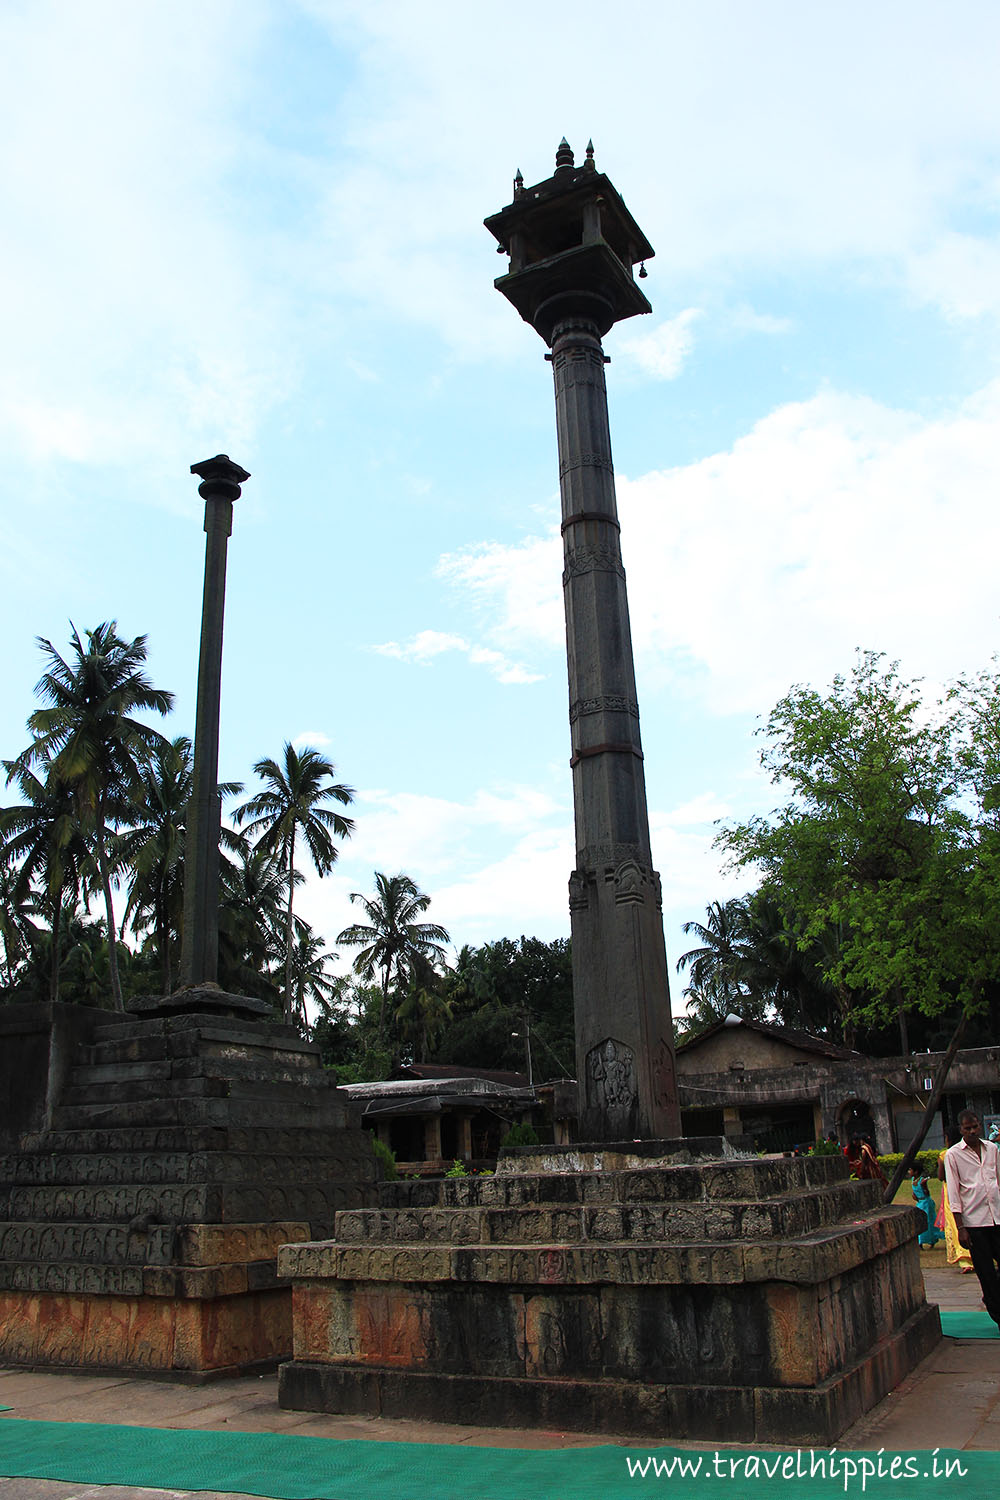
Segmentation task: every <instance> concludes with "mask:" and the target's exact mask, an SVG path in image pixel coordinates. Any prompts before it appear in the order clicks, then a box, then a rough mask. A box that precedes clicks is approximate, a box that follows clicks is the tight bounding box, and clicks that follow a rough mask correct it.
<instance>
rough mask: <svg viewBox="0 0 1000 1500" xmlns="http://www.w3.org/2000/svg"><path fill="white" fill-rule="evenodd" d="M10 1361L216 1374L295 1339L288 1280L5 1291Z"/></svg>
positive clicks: (2, 1324) (273, 1359)
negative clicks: (116, 1290)
mask: <svg viewBox="0 0 1000 1500" xmlns="http://www.w3.org/2000/svg"><path fill="white" fill-rule="evenodd" d="M0 1328H2V1329H3V1345H2V1358H3V1362H4V1363H5V1364H7V1365H24V1366H28V1367H31V1368H39V1367H45V1368H48V1369H52V1368H62V1369H73V1370H91V1371H97V1370H114V1371H116V1372H120V1373H123V1374H131V1375H151V1374H161V1375H164V1376H167V1377H170V1378H176V1379H185V1378H186V1379H193V1378H196V1377H198V1376H201V1377H208V1378H212V1379H218V1378H219V1377H220V1376H223V1375H237V1374H243V1373H246V1372H247V1371H249V1370H250V1369H261V1368H265V1367H270V1368H271V1369H273V1368H274V1366H275V1365H276V1364H277V1362H278V1360H279V1359H280V1358H281V1357H282V1355H283V1354H285V1353H287V1352H288V1351H290V1350H291V1347H292V1298H291V1292H290V1291H289V1290H288V1289H287V1288H283V1289H278V1290H273V1291H267V1292H256V1293H254V1292H248V1293H244V1294H243V1295H242V1296H235V1297H220V1298H216V1299H213V1300H211V1301H203V1300H200V1299H195V1300H180V1299H175V1298H167V1297H95V1296H66V1295H61V1294H59V1293H52V1292H36V1293H31V1294H27V1295H26V1294H24V1293H18V1292H0Z"/></svg>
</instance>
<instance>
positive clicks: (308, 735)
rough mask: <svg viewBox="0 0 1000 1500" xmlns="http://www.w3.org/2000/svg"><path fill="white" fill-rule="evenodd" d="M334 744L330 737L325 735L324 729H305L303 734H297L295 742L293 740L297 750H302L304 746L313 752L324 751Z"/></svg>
mask: <svg viewBox="0 0 1000 1500" xmlns="http://www.w3.org/2000/svg"><path fill="white" fill-rule="evenodd" d="M332 743H333V741H332V740H331V739H330V736H329V735H328V734H324V733H323V731H322V729H304V730H303V731H302V733H301V734H297V735H296V736H295V738H294V740H292V744H293V746H294V747H295V749H296V750H301V749H302V747H303V746H304V745H307V746H308V747H309V748H310V749H311V750H323V749H325V747H326V746H327V745H331V744H332Z"/></svg>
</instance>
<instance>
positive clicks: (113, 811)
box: [15, 620, 173, 1010]
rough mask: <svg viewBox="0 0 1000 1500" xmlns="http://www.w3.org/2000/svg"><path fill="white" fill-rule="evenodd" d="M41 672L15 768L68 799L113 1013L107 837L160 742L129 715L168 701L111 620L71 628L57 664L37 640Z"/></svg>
mask: <svg viewBox="0 0 1000 1500" xmlns="http://www.w3.org/2000/svg"><path fill="white" fill-rule="evenodd" d="M38 644H39V646H40V647H41V649H42V652H43V653H44V655H45V658H46V660H47V663H48V668H47V670H46V671H45V673H44V674H43V675H42V677H41V678H40V679H39V682H38V684H37V685H36V688H35V692H36V694H37V696H38V697H40V698H42V699H43V700H44V701H45V703H46V704H47V706H46V707H45V708H40V709H36V711H35V712H34V713H33V714H32V715H31V717H30V718H29V719H28V728H29V730H30V731H31V733H32V734H33V735H34V736H35V738H34V741H33V743H32V744H31V745H30V746H29V747H28V749H27V750H25V751H24V752H23V754H22V755H20V756H19V757H18V759H17V761H16V762H15V765H16V766H17V768H18V770H21V769H23V770H25V771H27V770H29V769H30V768H31V767H32V766H39V765H41V766H44V767H45V769H46V775H47V777H49V776H55V777H56V778H57V782H58V784H59V785H60V786H61V787H63V788H65V789H66V790H67V791H68V792H69V793H70V795H71V796H72V800H73V806H74V812H75V818H76V822H77V825H78V827H79V829H80V831H81V833H82V834H83V837H84V838H85V839H86V841H87V844H88V847H89V849H90V852H91V856H92V858H93V861H94V865H95V867H96V873H97V883H98V885H99V887H100V890H101V892H102V894H103V897H104V907H105V914H106V918H107V934H108V977H109V981H110V985H111V996H112V1003H113V1006H114V1009H115V1010H121V1009H122V1008H123V1006H122V990H121V981H120V978H119V973H118V957H117V940H116V933H115V913H114V905H113V901H112V884H113V882H114V878H115V869H114V863H113V859H112V855H111V850H110V845H109V837H110V834H111V832H112V831H113V830H114V829H116V828H118V827H120V826H122V825H123V824H127V823H128V822H129V820H130V817H131V814H132V812H133V809H134V807H135V803H136V799H137V797H138V795H139V791H140V782H141V778H140V767H141V766H142V765H143V764H145V763H146V762H147V761H148V760H149V758H150V756H151V755H152V754H153V752H154V750H155V749H156V747H157V745H159V743H160V742H161V740H162V736H161V735H160V734H159V733H158V731H157V730H155V729H153V728H151V727H150V726H149V725H148V724H144V723H142V721H141V720H139V719H137V718H135V717H134V715H135V714H137V713H158V714H166V713H168V712H169V710H170V708H171V705H172V703H173V695H172V694H170V693H166V692H163V691H162V690H161V689H159V688H155V687H154V686H153V684H152V683H151V681H150V680H149V678H148V676H147V675H146V673H145V672H144V670H143V664H144V662H145V660H146V655H147V651H146V637H145V636H137V637H136V638H135V640H133V641H125V640H122V639H121V637H120V636H119V635H118V632H117V625H116V623H115V621H113V620H112V621H110V622H108V623H106V624H102V625H98V627H97V629H96V630H88V631H87V632H86V640H85V641H84V639H83V638H82V637H81V636H80V634H79V632H78V631H77V630H76V629H75V627H74V629H73V633H72V636H71V639H70V656H69V660H65V659H64V658H63V657H62V656H60V655H59V653H58V651H56V649H55V647H54V646H53V645H52V643H51V641H47V640H44V639H42V638H39V641H38Z"/></svg>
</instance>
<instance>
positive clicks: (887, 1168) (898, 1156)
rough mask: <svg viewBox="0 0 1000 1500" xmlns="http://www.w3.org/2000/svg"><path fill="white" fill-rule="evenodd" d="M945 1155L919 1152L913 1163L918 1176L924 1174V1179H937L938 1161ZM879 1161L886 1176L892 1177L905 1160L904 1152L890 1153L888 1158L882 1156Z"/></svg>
mask: <svg viewBox="0 0 1000 1500" xmlns="http://www.w3.org/2000/svg"><path fill="white" fill-rule="evenodd" d="M943 1155H944V1152H943V1151H918V1152H917V1158H916V1161H915V1162H914V1163H913V1165H914V1167H916V1169H917V1173H918V1175H920V1174H922V1175H923V1176H924V1177H936V1176H937V1169H938V1159H939V1157H941V1156H943ZM878 1160H879V1166H880V1167H881V1168H882V1171H883V1172H884V1173H885V1175H886V1176H887V1177H891V1176H892V1174H893V1172H895V1170H896V1168H897V1167H898V1166H899V1164H900V1162H901V1161H902V1160H903V1153H902V1151H890V1152H889V1154H888V1155H887V1156H880V1157H879V1159H878Z"/></svg>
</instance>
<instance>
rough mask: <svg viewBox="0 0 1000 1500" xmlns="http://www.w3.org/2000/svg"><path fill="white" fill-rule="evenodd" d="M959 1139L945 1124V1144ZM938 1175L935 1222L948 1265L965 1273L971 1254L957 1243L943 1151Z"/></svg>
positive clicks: (956, 1132) (951, 1143)
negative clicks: (942, 1241)
mask: <svg viewBox="0 0 1000 1500" xmlns="http://www.w3.org/2000/svg"><path fill="white" fill-rule="evenodd" d="M959 1140H961V1135H960V1134H959V1132H958V1131H956V1130H953V1129H952V1128H951V1127H950V1126H947V1125H946V1126H945V1132H944V1142H945V1146H954V1144H955V1142H956V1141H959ZM938 1177H939V1178H940V1179H941V1207H940V1208H939V1209H938V1216H937V1219H936V1221H935V1222H936V1224H937V1227H938V1229H943V1230H944V1243H945V1248H946V1250H947V1252H948V1264H949V1266H958V1269H959V1270H960V1271H961V1272H962V1274H963V1275H965V1273H966V1272H968V1271H971V1270H972V1255H971V1253H970V1251H969V1250H968V1249H966V1247H965V1246H964V1245H960V1244H959V1243H958V1225H957V1224H956V1223H955V1215H954V1214H953V1213H952V1211H951V1204H950V1203H949V1202H948V1184H947V1183H946V1182H945V1176H944V1152H943V1151H942V1152H941V1155H940V1156H939V1157H938Z"/></svg>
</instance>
